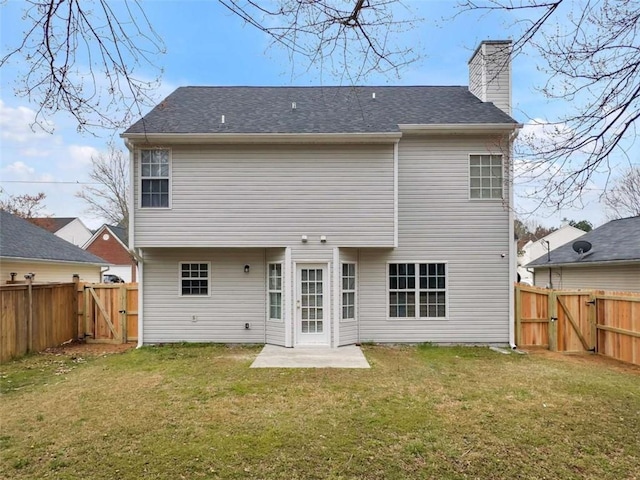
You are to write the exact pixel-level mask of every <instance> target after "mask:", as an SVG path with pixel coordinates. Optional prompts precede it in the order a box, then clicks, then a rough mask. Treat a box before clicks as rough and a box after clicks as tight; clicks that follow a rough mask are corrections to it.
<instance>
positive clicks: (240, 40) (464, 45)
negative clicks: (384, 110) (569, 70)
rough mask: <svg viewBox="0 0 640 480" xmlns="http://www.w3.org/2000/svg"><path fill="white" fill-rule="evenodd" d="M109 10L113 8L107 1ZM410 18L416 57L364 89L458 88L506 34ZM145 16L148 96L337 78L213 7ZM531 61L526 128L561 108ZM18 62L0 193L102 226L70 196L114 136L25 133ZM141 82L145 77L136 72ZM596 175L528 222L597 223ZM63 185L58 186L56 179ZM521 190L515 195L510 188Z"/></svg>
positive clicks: (447, 14) (429, 10)
mask: <svg viewBox="0 0 640 480" xmlns="http://www.w3.org/2000/svg"><path fill="white" fill-rule="evenodd" d="M23 5H24V4H23V2H21V1H15V0H9V1H8V2H6V3H2V2H0V31H1V32H2V33H1V38H0V40H1V41H0V48H1V50H0V51H1V52H3V54H4V52H6V49H7V47H9V46H12V45H15V44H16V43H17V42H19V41H20V39H21V38H22V32H23V31H24V29H25V28H26V24H24V23H23V22H22V21H21V20H20V18H21V15H22V9H23ZM114 5H116V6H118V5H122V4H121V3H119V2H115V3H114ZM407 5H409V7H410V8H412V9H413V10H414V11H415V12H416V14H417V17H419V18H421V19H422V20H420V21H416V22H415V28H414V29H413V30H412V31H411V32H408V33H406V34H404V35H403V37H402V38H401V39H400V40H401V41H402V43H403V44H406V45H412V46H414V47H415V49H416V51H417V52H418V53H420V54H421V55H422V58H421V59H420V60H419V61H417V62H415V63H413V64H411V65H410V66H408V67H406V68H405V69H404V70H402V71H401V74H400V76H399V77H395V76H382V75H374V76H370V77H368V78H367V79H366V83H368V84H403V85H466V84H467V83H468V72H467V61H468V59H469V57H470V55H471V53H472V52H473V50H474V49H475V47H476V46H477V45H478V43H479V42H480V41H482V40H485V39H503V38H510V37H513V36H515V35H516V33H517V32H515V31H513V30H512V29H511V28H510V27H509V25H510V24H511V22H512V20H513V19H512V18H509V17H507V16H502V17H500V16H491V17H487V16H484V17H478V16H477V15H471V14H468V15H464V14H463V15H460V16H458V17H456V18H455V19H451V17H453V16H454V15H455V14H456V10H455V2H452V1H417V2H416V1H414V2H408V3H407ZM144 8H145V12H146V14H147V16H148V18H149V20H150V21H151V23H152V24H153V25H154V28H155V30H156V33H157V34H158V35H159V36H160V37H161V38H162V39H163V41H164V44H165V47H166V54H164V55H162V56H159V57H157V58H156V59H154V63H155V64H156V65H157V66H158V67H161V68H162V69H163V70H164V74H163V76H162V83H161V86H160V88H159V89H158V92H157V97H158V100H161V99H162V98H163V97H164V96H166V95H168V94H169V93H170V92H171V91H172V90H173V89H174V88H176V87H178V86H184V85H320V84H325V85H333V84H336V83H337V81H336V79H335V78H333V77H331V75H330V74H328V73H327V72H319V71H318V70H317V69H314V68H313V67H312V68H310V69H306V67H307V66H308V65H307V64H305V61H304V59H300V58H299V59H297V60H296V62H295V64H294V65H292V63H291V61H290V58H289V55H288V52H287V51H285V50H283V49H281V48H278V47H272V48H269V45H270V41H269V38H268V37H267V36H266V35H265V34H263V33H262V32H260V31H258V30H256V29H255V28H253V27H251V26H248V25H243V22H242V21H241V20H240V19H239V18H237V17H235V16H233V15H232V14H230V13H229V12H228V11H227V10H225V9H224V8H223V7H221V6H220V5H219V4H218V3H217V2H215V1H212V0H209V1H188V0H187V1H169V0H167V1H149V2H145V3H144ZM537 62H538V59H537V58H536V57H535V56H534V55H532V54H531V53H528V52H525V54H524V55H521V56H519V57H517V58H516V59H515V60H514V64H513V70H512V72H513V102H514V111H513V116H514V117H515V118H516V119H517V120H518V121H520V122H523V123H526V122H527V121H528V119H530V118H540V119H545V120H551V119H553V118H554V116H555V114H556V113H557V112H559V111H561V110H562V108H564V107H563V105H562V104H557V103H556V104H552V103H549V102H547V101H546V100H544V99H543V98H542V96H541V95H540V94H539V93H537V92H536V87H538V86H540V85H542V83H543V82H544V78H545V77H544V76H543V75H542V74H541V73H539V71H538V70H537ZM19 68H20V65H19V64H18V65H8V66H6V67H4V68H3V69H2V71H1V72H0V75H1V77H0V142H1V145H0V187H2V189H3V190H5V191H6V192H8V193H11V194H21V193H32V194H33V193H37V192H39V191H43V192H45V193H46V194H47V200H46V205H47V213H49V214H51V215H54V216H79V217H81V218H82V219H83V221H85V223H86V224H87V225H88V226H90V227H97V226H99V225H100V224H101V223H102V221H101V220H100V219H97V218H92V217H90V216H89V215H87V214H86V213H85V209H86V206H85V205H84V204H83V203H82V202H81V201H80V200H78V199H76V198H75V197H74V193H75V192H77V191H78V190H79V189H81V188H82V183H83V182H86V181H87V180H88V172H89V171H90V165H91V157H92V156H95V155H97V154H98V153H99V152H101V151H106V148H107V144H108V142H109V141H111V140H115V142H116V145H118V146H121V147H122V148H124V147H123V144H122V142H121V140H120V139H119V138H117V137H115V138H114V137H113V136H112V133H110V132H98V135H97V136H92V135H89V134H79V133H77V131H76V125H75V124H74V122H73V121H72V119H71V118H70V117H68V116H66V115H63V114H57V115H56V116H54V117H53V118H49V119H47V120H48V121H49V122H50V123H51V125H53V126H54V133H53V134H50V133H45V132H42V131H40V130H38V129H37V128H36V130H35V131H33V130H32V128H31V126H30V123H31V122H32V121H33V116H34V111H35V110H36V105H34V104H32V103H29V100H28V99H26V98H21V97H17V96H15V94H14V88H13V87H14V85H15V80H16V75H17V74H18V72H19ZM143 73H145V74H148V75H149V76H150V77H153V76H154V72H152V71H149V72H143ZM604 178H605V176H601V177H599V180H598V181H596V182H595V183H594V185H592V187H591V189H590V190H589V191H588V193H587V195H586V196H585V197H584V198H583V203H585V206H584V208H583V207H582V206H579V207H578V208H574V209H565V210H563V211H561V212H552V211H548V210H539V211H537V212H536V213H535V214H534V215H533V216H525V218H532V219H535V220H537V221H539V222H540V223H543V224H546V225H559V224H560V221H561V219H562V218H563V217H567V218H569V219H576V220H581V219H588V220H589V221H591V222H592V223H593V224H594V225H600V224H602V223H604V222H605V221H606V220H605V216H604V212H603V210H602V208H601V206H600V204H599V202H598V194H599V188H600V187H601V184H602V182H603V181H604ZM65 182H66V183H65ZM520 191H522V189H520ZM534 206H535V204H534V203H533V202H531V201H529V200H524V199H518V201H517V205H516V208H517V209H519V210H520V211H522V212H528V211H530V210H532V209H533V208H534Z"/></svg>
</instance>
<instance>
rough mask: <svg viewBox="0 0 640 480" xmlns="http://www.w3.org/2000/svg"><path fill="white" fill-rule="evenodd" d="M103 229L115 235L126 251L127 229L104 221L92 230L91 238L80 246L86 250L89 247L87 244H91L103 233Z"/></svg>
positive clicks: (127, 243)
mask: <svg viewBox="0 0 640 480" xmlns="http://www.w3.org/2000/svg"><path fill="white" fill-rule="evenodd" d="M105 230H108V231H109V232H111V234H112V235H113V236H114V237H116V238H117V239H118V241H119V242H120V243H121V244H122V247H123V248H124V249H125V250H127V251H128V250H129V248H128V245H129V238H128V234H127V229H126V228H124V227H118V226H116V225H107V224H106V223H105V224H104V225H102V226H101V227H100V228H98V229H97V230H96V231H95V232H93V235H92V236H91V238H90V239H89V240H87V243H85V244H84V245H83V246H82V248H84V249H85V250H86V249H87V248H88V247H89V245H91V244H92V243H93V242H94V241H95V240H96V239H97V238H98V237H100V236H101V235H103V234H104V231H105Z"/></svg>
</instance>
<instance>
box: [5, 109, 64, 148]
mask: <svg viewBox="0 0 640 480" xmlns="http://www.w3.org/2000/svg"><path fill="white" fill-rule="evenodd" d="M35 118H36V112H35V110H32V109H31V108H28V107H23V106H19V107H16V108H13V107H8V106H6V105H5V103H4V102H3V101H2V100H0V138H1V139H2V140H3V141H11V142H17V143H25V142H28V141H32V140H33V139H34V138H43V137H49V136H50V135H51V134H50V133H47V131H45V130H43V128H42V127H41V126H39V125H36V124H34V121H35ZM44 127H45V128H46V129H47V130H48V131H51V130H53V128H54V125H53V123H52V122H47V123H46V125H45V126H44Z"/></svg>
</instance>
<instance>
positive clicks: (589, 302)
mask: <svg viewBox="0 0 640 480" xmlns="http://www.w3.org/2000/svg"><path fill="white" fill-rule="evenodd" d="M585 303H586V304H587V305H595V304H596V301H595V299H594V300H589V301H588V302H585Z"/></svg>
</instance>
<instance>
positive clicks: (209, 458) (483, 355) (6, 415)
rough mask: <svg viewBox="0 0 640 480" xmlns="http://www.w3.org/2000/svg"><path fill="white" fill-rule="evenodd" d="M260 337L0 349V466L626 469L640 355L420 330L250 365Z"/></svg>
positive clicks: (29, 472)
mask: <svg viewBox="0 0 640 480" xmlns="http://www.w3.org/2000/svg"><path fill="white" fill-rule="evenodd" d="M259 350H260V347H225V346H215V345H196V346H167V347H159V348H144V349H140V350H132V351H128V352H126V353H120V354H114V355H100V356H86V357H79V356H78V355H77V354H75V355H72V354H70V353H66V354H58V355H54V354H42V355H33V356H30V357H27V358H24V359H22V360H18V361H15V362H12V363H9V364H5V365H0V372H1V374H0V377H1V382H2V383H1V386H2V397H1V400H2V401H1V404H0V420H1V428H0V449H1V452H2V455H1V457H0V477H2V478H11V479H23V478H38V479H39V478H56V479H198V478H257V479H263V478H264V479H268V478H282V479H297V478H301V479H302V478H323V479H324V478H331V479H350V478H362V479H405V478H421V479H427V478H434V479H467V478H469V479H476V478H477V479H502V478H504V479H542V478H547V479H564V478H575V479H583V478H593V479H615V480H621V479H639V478H640V369H634V368H627V369H625V368H619V367H618V366H617V364H615V363H611V362H603V361H598V360H599V359H597V358H595V359H587V360H583V359H574V358H566V357H564V358H559V357H551V356H547V355H502V354H499V353H495V352H493V351H490V350H489V349H486V348H477V347H476V348H471V347H469V348H463V347H460V348H443V347H440V348H438V347H430V346H420V347H380V346H366V347H364V350H365V354H366V356H367V358H368V360H369V362H370V363H371V365H372V368H371V370H333V369H318V370H290V369H249V365H250V364H251V362H252V360H253V358H254V357H255V356H256V355H257V353H258V352H259Z"/></svg>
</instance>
